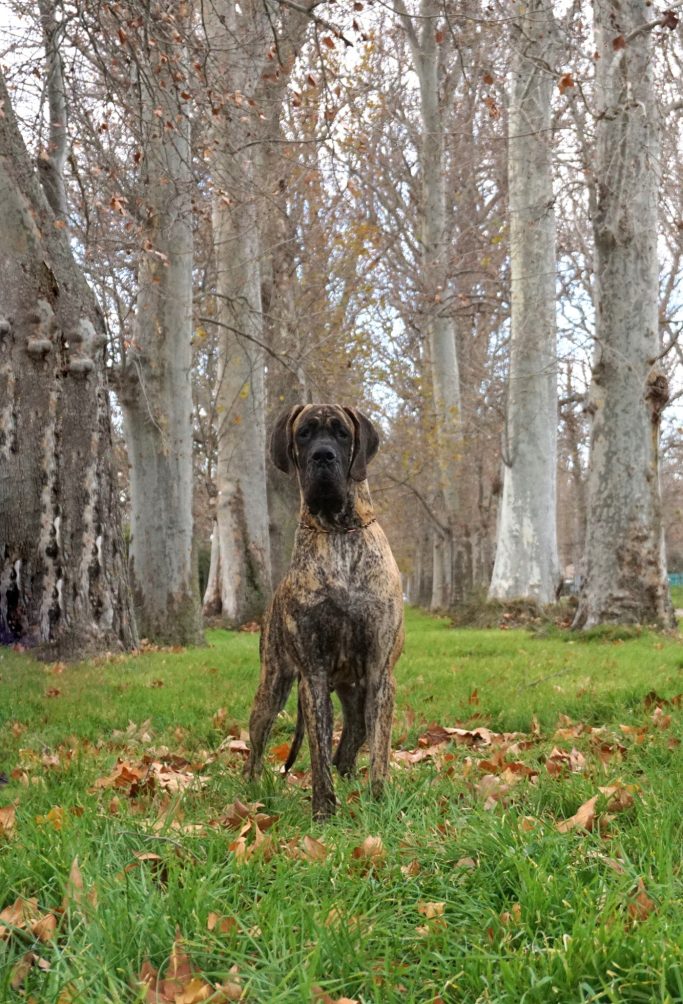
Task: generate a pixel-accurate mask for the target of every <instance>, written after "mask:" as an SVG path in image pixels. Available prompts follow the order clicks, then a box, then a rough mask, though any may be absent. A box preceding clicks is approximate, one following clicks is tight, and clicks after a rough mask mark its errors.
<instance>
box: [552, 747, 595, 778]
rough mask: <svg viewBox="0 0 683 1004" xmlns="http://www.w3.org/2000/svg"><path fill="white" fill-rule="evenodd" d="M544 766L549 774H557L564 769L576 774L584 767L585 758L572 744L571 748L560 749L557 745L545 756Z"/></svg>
mask: <svg viewBox="0 0 683 1004" xmlns="http://www.w3.org/2000/svg"><path fill="white" fill-rule="evenodd" d="M545 766H546V769H547V771H548V773H549V774H551V775H553V776H557V775H558V774H562V773H563V772H564V771H567V770H568V771H571V772H572V773H575V774H578V773H581V772H582V771H584V770H585V769H586V758H585V756H584V755H583V753H581V751H580V750H577V748H576V746H573V747H572V748H571V750H569V751H568V750H561V749H558V747H557V746H555V747H553V749H552V750H551V751H550V753H549V754H548V756H547V757H546V761H545Z"/></svg>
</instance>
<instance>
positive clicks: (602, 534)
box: [574, 0, 674, 628]
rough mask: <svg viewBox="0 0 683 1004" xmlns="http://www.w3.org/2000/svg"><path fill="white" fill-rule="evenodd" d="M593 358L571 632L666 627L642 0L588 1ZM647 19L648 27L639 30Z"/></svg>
mask: <svg viewBox="0 0 683 1004" xmlns="http://www.w3.org/2000/svg"><path fill="white" fill-rule="evenodd" d="M594 11H595V35H596V50H597V53H598V59H597V62H596V92H597V93H596V105H597V126H596V129H597V149H596V153H595V175H596V180H597V208H596V212H595V217H594V220H593V229H594V235H595V307H596V312H595V313H596V331H595V340H596V346H595V357H594V363H593V376H592V383H591V391H590V411H591V412H592V416H593V421H592V430H591V449H590V466H589V474H588V500H587V540H586V554H585V568H584V580H583V587H582V590H581V594H580V597H579V607H578V610H577V614H576V619H575V622H574V623H575V626H576V627H584V628H587V627H591V626H592V625H595V624H599V623H603V622H619V623H657V624H660V625H665V626H672V625H673V623H674V620H673V611H672V608H671V600H670V597H669V590H668V584H667V578H666V562H665V555H664V537H663V532H662V518H661V500H660V493H659V457H658V448H659V423H660V415H661V411H662V409H663V407H664V406H665V404H666V401H667V398H668V388H667V382H666V378H665V376H664V374H663V372H661V371H660V370H659V368H658V365H657V355H658V352H659V326H658V292H659V291H658V261H657V234H658V220H657V200H658V187H659V143H658V132H659V128H658V109H657V104H656V100H655V94H654V87H653V71H652V58H653V56H652V44H651V31H650V30H648V29H649V28H650V27H651V26H652V25H651V12H652V9H651V7H650V6H649V4H648V2H647V0H620V2H618V3H617V2H615V0H596V2H595V5H594ZM648 22H650V24H648Z"/></svg>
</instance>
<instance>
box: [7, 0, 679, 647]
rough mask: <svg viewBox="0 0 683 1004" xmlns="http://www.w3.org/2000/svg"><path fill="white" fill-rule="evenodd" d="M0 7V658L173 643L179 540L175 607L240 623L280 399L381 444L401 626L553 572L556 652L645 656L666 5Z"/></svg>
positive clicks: (515, 595) (134, 2)
mask: <svg viewBox="0 0 683 1004" xmlns="http://www.w3.org/2000/svg"><path fill="white" fill-rule="evenodd" d="M6 7H7V9H8V10H11V13H12V16H13V18H14V20H13V22H12V24H13V27H12V29H11V32H10V33H9V35H8V39H9V40H8V45H7V47H6V51H5V55H4V62H5V76H6V79H7V81H8V87H5V85H4V84H3V93H2V95H0V100H2V102H3V104H2V117H1V118H0V164H1V167H0V188H1V190H2V192H3V196H4V198H3V205H6V206H7V207H8V208H7V211H6V212H5V213H4V214H3V217H2V219H0V231H1V233H2V238H3V239H2V242H1V244H0V253H1V254H2V256H3V264H4V280H5V281H4V287H3V290H2V294H1V296H0V313H1V314H2V317H1V318H0V457H1V459H0V463H1V464H2V467H0V632H1V633H2V640H5V641H6V640H13V641H21V642H24V643H29V644H41V645H48V646H53V647H58V648H60V649H64V650H72V651H79V652H80V651H82V650H83V649H84V648H99V647H102V646H104V647H111V646H112V645H114V644H124V645H128V644H132V643H133V642H134V641H135V637H136V629H135V627H134V626H133V625H134V624H137V628H138V630H139V632H140V634H141V635H144V636H147V637H150V638H155V639H158V640H165V641H176V642H181V643H187V642H192V641H197V640H198V639H199V638H200V637H201V608H200V603H199V602H198V596H197V586H196V582H197V573H196V560H197V552H198V551H201V550H202V548H205V547H206V545H207V542H208V539H209V537H211V552H210V567H209V568H208V570H207V574H206V583H205V589H204V598H203V605H204V612H205V613H206V614H209V615H212V616H219V617H220V618H222V620H223V621H225V622H226V623H229V624H240V623H242V622H244V621H248V620H251V619H253V618H255V617H258V616H260V614H261V613H262V611H263V608H264V605H265V603H266V602H267V599H268V596H269V594H270V591H271V587H272V583H273V581H276V580H277V579H278V578H279V577H280V576H281V574H282V572H283V569H284V567H285V566H286V562H287V558H288V554H289V550H290V548H291V541H292V535H293V528H294V524H295V519H296V504H297V503H296V493H295V490H294V488H293V486H292V485H291V484H288V483H286V482H284V479H281V478H280V477H279V476H278V475H277V474H274V473H273V472H272V471H270V470H268V469H267V466H266V462H265V457H266V449H265V441H266V429H267V427H268V425H269V424H270V423H271V422H272V420H273V417H274V415H275V414H276V413H277V412H278V411H279V410H280V409H281V408H282V407H284V406H285V405H288V404H291V403H294V402H295V401H298V400H314V399H319V400H322V399H333V400H343V401H352V402H354V403H356V404H359V405H361V406H363V407H364V408H365V409H366V410H368V411H369V412H370V413H371V414H373V416H374V417H375V419H376V420H377V421H378V422H379V423H380V424H381V425H382V427H383V429H384V433H385V436H384V438H385V446H384V450H383V454H382V457H381V458H380V460H379V461H378V462H377V463H376V465H375V470H376V473H375V476H374V479H373V486H374V489H375V496H376V499H377V502H378V505H379V508H380V510H381V511H382V513H383V521H384V523H385V525H386V526H387V529H388V530H389V533H390V535H391V537H392V539H393V542H394V546H395V550H396V551H397V554H398V556H399V560H400V562H401V564H402V566H403V568H404V571H405V577H406V588H407V591H408V592H409V595H410V598H411V599H412V600H413V601H415V602H418V603H422V604H424V605H427V606H430V607H432V608H435V609H446V608H450V607H453V606H454V605H456V604H458V603H459V602H462V601H463V600H465V599H466V598H467V597H469V596H470V595H471V594H472V593H473V592H476V591H482V590H487V591H488V592H489V595H490V596H491V597H492V598H497V599H502V600H508V599H520V598H523V599H528V600H531V601H533V602H536V603H539V604H546V603H549V602H552V601H553V600H554V598H555V596H556V594H557V590H558V587H559V585H560V582H561V579H562V577H563V574H564V569H565V568H566V566H567V565H574V568H575V572H576V573H577V575H578V574H579V573H580V574H581V578H582V590H581V594H580V599H579V607H578V612H577V618H576V624H577V626H590V625H592V624H595V623H599V622H602V621H639V622H647V623H658V624H660V625H662V626H668V625H670V624H672V623H673V621H672V616H673V615H672V610H671V603H670V599H669V593H668V587H667V578H666V562H665V557H664V554H665V550H664V531H665V524H666V523H667V519H668V523H669V537H670V547H671V548H672V549H673V550H674V551H675V549H676V547H680V546H681V545H680V543H678V540H679V538H677V536H676V532H677V531H676V525H675V506H676V503H675V501H674V505H673V506H671V505H670V506H669V508H668V509H665V510H663V507H662V500H661V493H660V438H661V437H660V426H661V421H662V415H663V413H664V409H665V406H666V405H667V402H668V401H670V400H672V399H673V400H675V399H676V397H677V395H678V393H679V390H678V384H677V382H676V365H677V364H680V361H681V347H680V345H679V343H678V341H677V334H678V332H679V331H680V324H681V318H680V312H681V308H682V306H683V304H682V303H681V297H680V270H679V264H680V258H681V252H682V250H683V247H682V242H681V233H682V232H683V231H682V225H681V219H680V198H681V190H682V186H681V181H682V180H683V179H682V177H681V174H682V172H681V163H680V150H681V147H682V145H681V143H680V139H681V136H680V132H681V130H680V114H679V113H680V110H681V102H680V100H679V99H678V97H677V94H676V81H677V79H678V75H679V74H680V70H681V57H682V52H683V50H682V49H681V45H680V37H679V35H680V32H679V30H678V18H677V15H676V13H675V11H674V10H673V9H671V10H664V11H659V12H657V11H655V10H653V9H652V7H651V6H650V5H649V4H648V3H646V2H644V0H626V2H621V3H619V4H616V3H615V2H614V0H595V2H594V7H593V12H592V15H591V16H590V17H589V16H587V14H586V12H585V11H584V10H583V9H582V7H581V5H580V4H578V3H576V4H574V5H570V6H569V7H568V8H567V7H562V8H560V6H559V5H558V6H557V9H556V10H554V9H553V6H552V5H551V4H547V3H545V4H542V3H540V0H529V2H526V3H524V4H522V3H521V2H520V3H519V4H517V5H515V6H513V7H512V8H510V7H508V6H505V7H503V6H502V5H501V6H497V5H495V4H494V5H493V6H491V5H486V6H484V5H482V4H480V3H479V2H478V0H471V2H468V3H465V4H461V3H458V4H455V3H453V2H450V0H415V2H413V3H412V4H409V3H408V2H407V0H405V2H404V0H397V3H396V5H395V8H394V9H391V8H388V7H387V6H386V5H380V4H374V3H365V2H357V3H354V4H352V5H349V7H350V8H352V9H349V10H346V9H341V8H340V5H338V4H336V3H333V2H316V0H302V2H294V0H242V2H240V3H239V4H235V3H231V2H228V0H210V2H209V0H206V2H201V0H187V2H181V3H167V2H161V3H152V2H148V0H130V2H116V0H112V2H111V3H107V4H100V3H97V4H94V3H92V2H91V0H60V2H59V3H56V4H53V3H47V0H40V2H39V3H38V4H37V5H34V4H32V3H21V2H16V0H13V2H12V3H9V4H7V5H6ZM20 127H21V128H20ZM22 131H23V137H22ZM28 149H30V150H33V151H35V152H34V155H33V156H32V157H31V156H29V153H28V152H27V150H28ZM34 163H35V164H37V170H35V169H34ZM86 279H87V280H88V282H89V284H90V287H89V286H88V284H87V283H86V281H85V280H86ZM91 288H92V289H94V291H95V294H96V296H93V294H92V292H91ZM670 387H671V388H673V389H672V390H670ZM107 388H110V389H111V390H112V391H113V394H114V423H113V431H112V422H111V418H112V416H111V414H110V409H111V403H110V400H109V397H108V393H107ZM558 390H559V398H558ZM674 415H675V413H674ZM674 428H675V427H674V425H673V424H672V423H671V422H670V423H669V426H668V427H667V429H666V436H665V439H664V445H665V448H666V452H665V455H664V459H665V464H664V465H663V467H662V471H663V474H664V476H665V497H666V493H668V495H669V496H670V497H672V498H673V499H674V500H675V496H676V492H677V490H678V489H679V488H680V481H681V477H682V476H683V466H682V465H681V459H682V458H681V454H680V448H679V446H678V444H677V443H676V439H675V435H674V434H673V430H674ZM677 504H678V505H680V500H679V501H678V503H677ZM121 508H123V510H124V523H125V525H127V526H129V527H130V535H129V539H128V540H127V541H125V542H124V539H123V535H122V533H121V529H120V528H121V522H120V519H121V516H120V509H121ZM126 510H128V511H127V512H126ZM672 514H673V515H672ZM558 519H559V525H558ZM558 541H559V547H558ZM584 555H585V557H584ZM207 557H208V555H207ZM681 557H682V558H683V554H682V555H681ZM126 559H127V560H126ZM131 604H132V605H133V606H134V609H135V615H136V616H135V618H133V617H132V616H131V610H130V605H131Z"/></svg>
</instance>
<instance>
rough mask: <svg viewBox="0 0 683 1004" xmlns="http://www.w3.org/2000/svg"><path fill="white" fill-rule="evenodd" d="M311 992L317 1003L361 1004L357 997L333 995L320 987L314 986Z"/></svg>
mask: <svg viewBox="0 0 683 1004" xmlns="http://www.w3.org/2000/svg"><path fill="white" fill-rule="evenodd" d="M311 993H312V994H313V1000H314V1001H315V1004H359V1002H358V1000H357V998H355V997H331V996H330V995H329V994H328V993H325V991H324V990H321V989H320V987H312V988H311Z"/></svg>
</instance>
